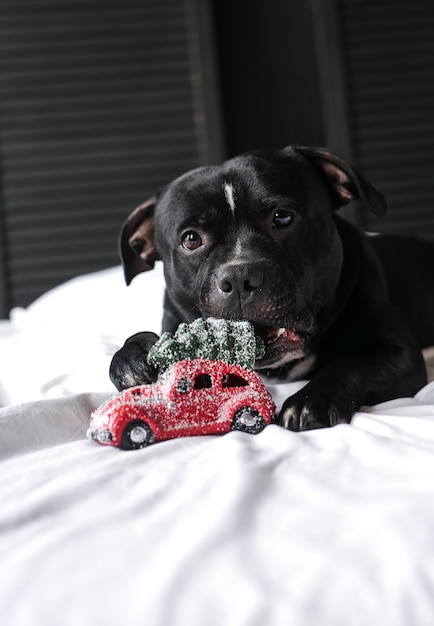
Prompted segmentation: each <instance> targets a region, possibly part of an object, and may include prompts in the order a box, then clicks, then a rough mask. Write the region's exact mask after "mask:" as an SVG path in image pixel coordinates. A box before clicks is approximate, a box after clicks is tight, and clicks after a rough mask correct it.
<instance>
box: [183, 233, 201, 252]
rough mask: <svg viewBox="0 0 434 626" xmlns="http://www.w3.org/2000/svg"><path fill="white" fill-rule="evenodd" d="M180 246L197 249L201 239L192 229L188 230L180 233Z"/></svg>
mask: <svg viewBox="0 0 434 626" xmlns="http://www.w3.org/2000/svg"><path fill="white" fill-rule="evenodd" d="M181 243H182V247H183V248H185V249H186V250H190V251H193V250H197V249H198V248H200V246H201V245H202V239H201V237H200V235H198V234H197V233H196V232H195V231H194V230H189V231H187V232H186V233H184V234H183V235H182V242H181Z"/></svg>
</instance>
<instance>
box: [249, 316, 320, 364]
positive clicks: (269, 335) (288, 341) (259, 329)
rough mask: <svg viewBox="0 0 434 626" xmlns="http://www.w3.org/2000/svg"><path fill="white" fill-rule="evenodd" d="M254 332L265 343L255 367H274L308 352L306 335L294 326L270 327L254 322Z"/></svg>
mask: <svg viewBox="0 0 434 626" xmlns="http://www.w3.org/2000/svg"><path fill="white" fill-rule="evenodd" d="M254 326H255V334H256V335H257V336H258V337H260V338H261V339H262V341H263V342H264V344H265V354H264V356H262V357H261V358H260V359H258V360H257V361H256V364H255V367H256V368H257V369H263V368H270V367H272V368H275V367H280V366H282V365H284V364H285V363H289V362H290V361H294V360H296V359H300V358H302V357H304V356H306V355H307V354H308V350H307V343H308V335H307V333H306V332H302V331H298V330H295V329H294V328H272V327H268V326H261V325H260V324H255V325H254Z"/></svg>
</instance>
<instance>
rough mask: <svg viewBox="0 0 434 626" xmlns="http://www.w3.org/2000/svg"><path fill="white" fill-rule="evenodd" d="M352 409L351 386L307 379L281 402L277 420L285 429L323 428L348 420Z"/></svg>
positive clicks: (344, 422) (354, 406) (354, 407)
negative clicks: (345, 388) (321, 384)
mask: <svg viewBox="0 0 434 626" xmlns="http://www.w3.org/2000/svg"><path fill="white" fill-rule="evenodd" d="M355 409H356V400H355V396H354V394H353V393H351V391H350V390H343V389H342V387H341V388H340V389H331V388H330V387H327V388H324V387H322V386H318V385H315V384H313V383H309V384H308V385H306V387H304V388H303V389H301V390H300V391H299V392H297V393H296V394H294V395H293V396H290V397H289V398H288V399H287V400H286V401H285V402H284V404H283V406H282V409H281V411H280V414H279V420H278V421H279V424H280V425H281V426H283V427H284V428H287V429H288V430H295V431H301V430H312V429H315V428H326V427H328V426H336V424H349V423H350V421H351V418H352V416H353V414H354V411H355Z"/></svg>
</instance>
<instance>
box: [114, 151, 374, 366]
mask: <svg viewBox="0 0 434 626" xmlns="http://www.w3.org/2000/svg"><path fill="white" fill-rule="evenodd" d="M353 198H358V199H361V200H364V201H366V202H367V203H368V204H369V205H370V207H371V210H372V211H373V212H374V213H376V214H378V215H382V214H384V212H385V201H384V199H383V197H382V196H381V195H380V194H379V193H378V192H377V191H376V190H375V189H374V188H373V187H372V186H371V185H370V184H369V183H367V182H366V181H365V180H364V179H363V178H361V177H360V176H359V175H357V174H356V173H355V172H354V170H353V169H352V168H351V167H350V166H349V165H348V164H347V163H345V162H344V161H342V160H341V159H339V158H338V157H336V156H335V155H334V154H332V153H331V152H330V151H329V150H326V149H322V148H293V147H289V148H285V149H283V150H280V151H260V152H253V153H248V154H245V155H242V156H240V157H236V158H234V159H231V160H229V161H226V162H225V163H223V164H222V165H219V166H209V167H201V168H198V169H196V170H193V171H191V172H188V173H187V174H185V175H183V176H181V177H180V178H178V179H176V180H175V181H174V182H172V183H171V184H170V185H169V186H168V187H167V188H166V189H164V190H163V191H162V192H161V193H160V194H159V195H158V196H157V197H155V198H152V199H150V200H148V201H147V202H145V203H144V204H142V205H141V206H139V207H138V208H137V209H136V210H135V211H134V213H132V215H131V216H130V217H129V218H128V220H127V221H126V223H125V225H124V227H123V230H122V233H121V256H122V260H123V263H124V268H125V276H126V280H127V282H128V283H129V282H130V281H131V280H132V279H133V278H134V276H135V275H136V274H138V273H140V272H143V271H146V270H149V269H151V268H152V267H153V266H154V262H155V261H156V260H159V259H160V260H162V261H163V263H164V272H165V278H166V285H167V296H168V300H167V303H168V305H169V306H171V307H173V309H174V311H173V313H174V315H173V317H174V319H177V320H184V321H187V322H190V321H192V320H193V319H195V318H196V317H200V316H202V317H223V318H228V319H247V320H250V321H252V322H253V323H254V324H255V327H256V329H257V332H258V333H259V334H260V335H261V336H262V337H263V338H264V340H265V342H266V345H267V350H266V354H265V357H263V359H262V360H261V363H259V366H262V367H276V366H278V365H282V364H283V363H285V362H287V361H292V360H294V359H298V358H301V357H303V356H305V355H306V354H307V353H308V351H309V345H310V342H311V339H312V337H313V336H314V335H315V331H316V325H317V320H318V316H320V315H321V314H323V313H324V311H326V310H327V308H328V307H331V306H333V302H334V298H335V292H336V288H337V285H338V283H339V279H340V275H341V267H342V260H343V259H342V257H343V254H342V246H341V240H340V237H339V234H338V231H337V229H336V225H335V220H334V218H333V216H332V213H333V211H334V210H335V209H337V208H338V207H340V206H343V205H344V204H346V203H347V202H349V201H350V200H352V199H353ZM171 330H173V329H171Z"/></svg>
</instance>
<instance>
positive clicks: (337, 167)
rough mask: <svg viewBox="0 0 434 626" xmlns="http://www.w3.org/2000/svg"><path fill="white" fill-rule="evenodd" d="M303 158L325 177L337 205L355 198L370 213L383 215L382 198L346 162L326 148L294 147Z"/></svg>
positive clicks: (383, 201) (385, 208)
mask: <svg viewBox="0 0 434 626" xmlns="http://www.w3.org/2000/svg"><path fill="white" fill-rule="evenodd" d="M295 150H297V152H300V153H301V154H302V155H303V156H304V157H306V158H307V159H309V161H311V163H312V164H313V165H315V167H316V168H317V169H318V170H319V171H320V172H321V173H322V174H323V175H324V176H325V177H326V179H327V182H328V184H329V185H330V187H331V189H332V191H333V194H334V196H335V199H336V202H337V205H336V208H339V207H341V206H344V205H345V204H347V203H348V202H350V201H351V200H354V199H355V198H356V199H358V200H363V201H364V202H367V203H368V205H369V207H370V209H371V211H372V213H374V214H375V215H379V216H382V215H385V213H386V210H387V202H386V199H385V198H384V196H383V195H382V194H381V193H380V192H379V191H377V189H375V187H373V186H372V185H371V184H370V183H368V181H367V180H365V179H364V178H363V177H362V176H360V174H358V173H357V172H356V171H355V170H354V169H353V168H352V167H351V166H350V165H349V164H348V163H347V162H346V161H343V160H342V159H340V158H339V157H338V156H336V155H335V154H333V152H331V151H330V150H328V149H327V148H308V147H298V146H297V147H296V148H295Z"/></svg>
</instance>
